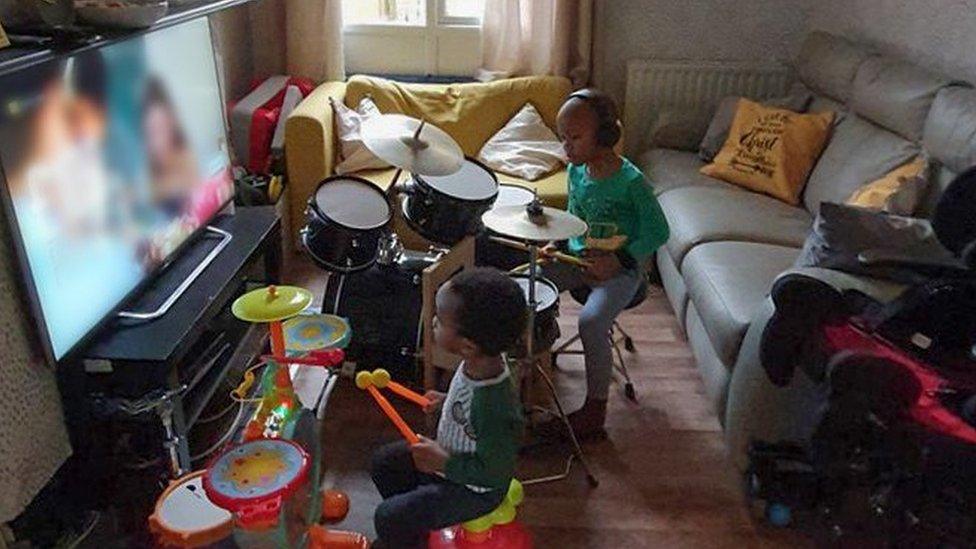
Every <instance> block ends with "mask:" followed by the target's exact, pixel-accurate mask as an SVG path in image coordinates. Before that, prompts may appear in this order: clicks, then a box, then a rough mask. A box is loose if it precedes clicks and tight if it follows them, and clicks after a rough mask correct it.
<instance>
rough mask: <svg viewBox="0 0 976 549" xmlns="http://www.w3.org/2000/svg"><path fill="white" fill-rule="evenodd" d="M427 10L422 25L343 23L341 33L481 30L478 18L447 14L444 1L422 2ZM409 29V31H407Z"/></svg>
mask: <svg viewBox="0 0 976 549" xmlns="http://www.w3.org/2000/svg"><path fill="white" fill-rule="evenodd" d="M424 3H425V9H426V10H427V13H426V17H425V18H424V19H425V20H424V24H423V25H415V24H410V23H390V22H387V21H377V22H374V23H343V25H342V30H343V32H354V33H356V32H359V33H362V32H366V31H370V30H385V31H389V32H391V33H395V32H411V31H418V30H436V29H438V28H445V27H446V28H451V27H466V28H472V27H473V28H481V18H480V17H457V16H452V15H448V14H447V1H446V0H424ZM408 29H409V30H408Z"/></svg>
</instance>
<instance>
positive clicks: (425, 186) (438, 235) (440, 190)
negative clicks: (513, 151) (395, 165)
mask: <svg viewBox="0 0 976 549" xmlns="http://www.w3.org/2000/svg"><path fill="white" fill-rule="evenodd" d="M403 193H404V194H405V195H406V196H405V198H404V200H403V217H404V218H405V219H406V221H407V224H408V225H410V228H411V229H413V230H415V231H417V233H419V234H420V235H421V236H423V237H425V238H427V239H429V240H432V241H434V242H437V243H438V244H445V245H448V246H450V245H454V244H457V243H458V242H460V241H461V239H463V238H464V237H465V236H467V235H469V234H476V233H478V232H479V231H480V230H481V214H483V213H485V212H487V211H488V209H489V208H491V205H492V203H493V202H494V201H495V198H496V197H497V196H498V178H497V177H495V173H494V172H492V171H491V170H490V169H489V168H487V167H486V166H485V165H484V164H482V163H480V162H478V161H477V160H474V159H472V158H465V159H464V163H463V164H462V165H461V169H460V170H458V171H457V172H455V173H453V174H451V175H444V176H436V177H435V176H429V175H424V176H421V175H414V176H413V178H412V179H411V180H410V182H409V183H408V184H407V186H406V188H405V189H404V190H403Z"/></svg>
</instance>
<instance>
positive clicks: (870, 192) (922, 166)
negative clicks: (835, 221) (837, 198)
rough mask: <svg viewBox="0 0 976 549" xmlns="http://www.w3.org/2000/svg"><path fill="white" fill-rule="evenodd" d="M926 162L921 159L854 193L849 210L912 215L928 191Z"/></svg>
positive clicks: (848, 202) (849, 199)
mask: <svg viewBox="0 0 976 549" xmlns="http://www.w3.org/2000/svg"><path fill="white" fill-rule="evenodd" d="M927 176H928V162H926V161H925V159H924V158H922V157H916V158H915V160H912V161H909V162H906V163H905V164H902V165H901V166H898V167H897V168H895V169H893V170H891V171H890V172H888V173H887V174H886V175H885V176H884V177H882V178H880V179H877V180H875V181H872V182H871V183H868V184H867V185H864V186H863V187H861V188H859V189H858V190H856V191H854V194H852V195H851V197H850V198H848V199H847V204H848V205H849V206H860V207H862V208H868V209H871V210H877V211H883V212H887V213H890V214H895V215H908V216H910V215H912V214H914V213H915V210H916V209H917V208H918V203H919V202H920V201H921V200H922V194H923V193H925V189H926V187H928V177H927Z"/></svg>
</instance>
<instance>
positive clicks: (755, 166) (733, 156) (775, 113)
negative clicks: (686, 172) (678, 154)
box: [701, 99, 834, 206]
mask: <svg viewBox="0 0 976 549" xmlns="http://www.w3.org/2000/svg"><path fill="white" fill-rule="evenodd" d="M833 122H834V113H832V112H821V113H812V114H799V113H795V112H792V111H789V110H786V109H779V108H775V107H768V106H765V105H762V104H760V103H756V102H753V101H750V100H748V99H740V100H739V106H738V108H737V109H736V112H735V119H734V121H733V122H732V129H731V130H729V137H728V140H726V142H725V145H724V146H723V147H722V150H720V151H719V153H718V154H717V155H715V159H714V160H713V161H712V163H711V164H708V165H707V166H704V167H703V168H702V170H701V171H702V173H703V174H705V175H710V176H712V177H717V178H719V179H723V180H725V181H728V182H729V183H734V184H736V185H739V186H741V187H744V188H746V189H749V190H752V191H756V192H760V193H763V194H767V195H769V196H772V197H773V198H777V199H779V200H782V201H783V202H786V203H788V204H790V205H793V206H798V205H799V204H800V195H801V193H802V192H803V186H804V185H805V184H806V181H807V177H808V176H809V175H810V170H811V169H812V168H813V166H814V164H815V163H816V161H817V158H819V157H820V152H821V151H823V148H824V145H826V143H827V140H828V138H829V137H830V133H831V130H832V129H833Z"/></svg>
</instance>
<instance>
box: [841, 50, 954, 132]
mask: <svg viewBox="0 0 976 549" xmlns="http://www.w3.org/2000/svg"><path fill="white" fill-rule="evenodd" d="M951 83H952V81H951V80H949V79H948V78H944V77H941V76H938V75H936V74H933V73H930V72H928V71H926V70H924V69H922V68H920V67H918V66H916V65H911V64H909V63H905V62H904V61H898V60H895V59H891V58H888V57H872V58H869V59H867V60H865V61H864V62H863V63H861V66H860V68H859V69H858V71H857V76H855V77H854V87H853V90H852V94H851V101H850V104H851V109H852V110H853V111H854V112H856V113H857V114H859V115H861V116H863V117H864V118H867V119H868V120H870V121H872V122H874V123H875V124H878V125H879V126H882V127H884V128H887V129H889V130H891V131H893V132H895V133H897V134H898V135H900V136H902V137H904V138H905V139H909V140H912V141H919V140H921V139H922V129H923V128H924V127H925V119H926V117H927V115H928V113H929V109H930V108H931V107H932V101H933V100H934V99H935V96H936V94H937V93H938V91H939V90H940V89H942V88H943V87H945V86H947V85H949V84H951Z"/></svg>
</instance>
